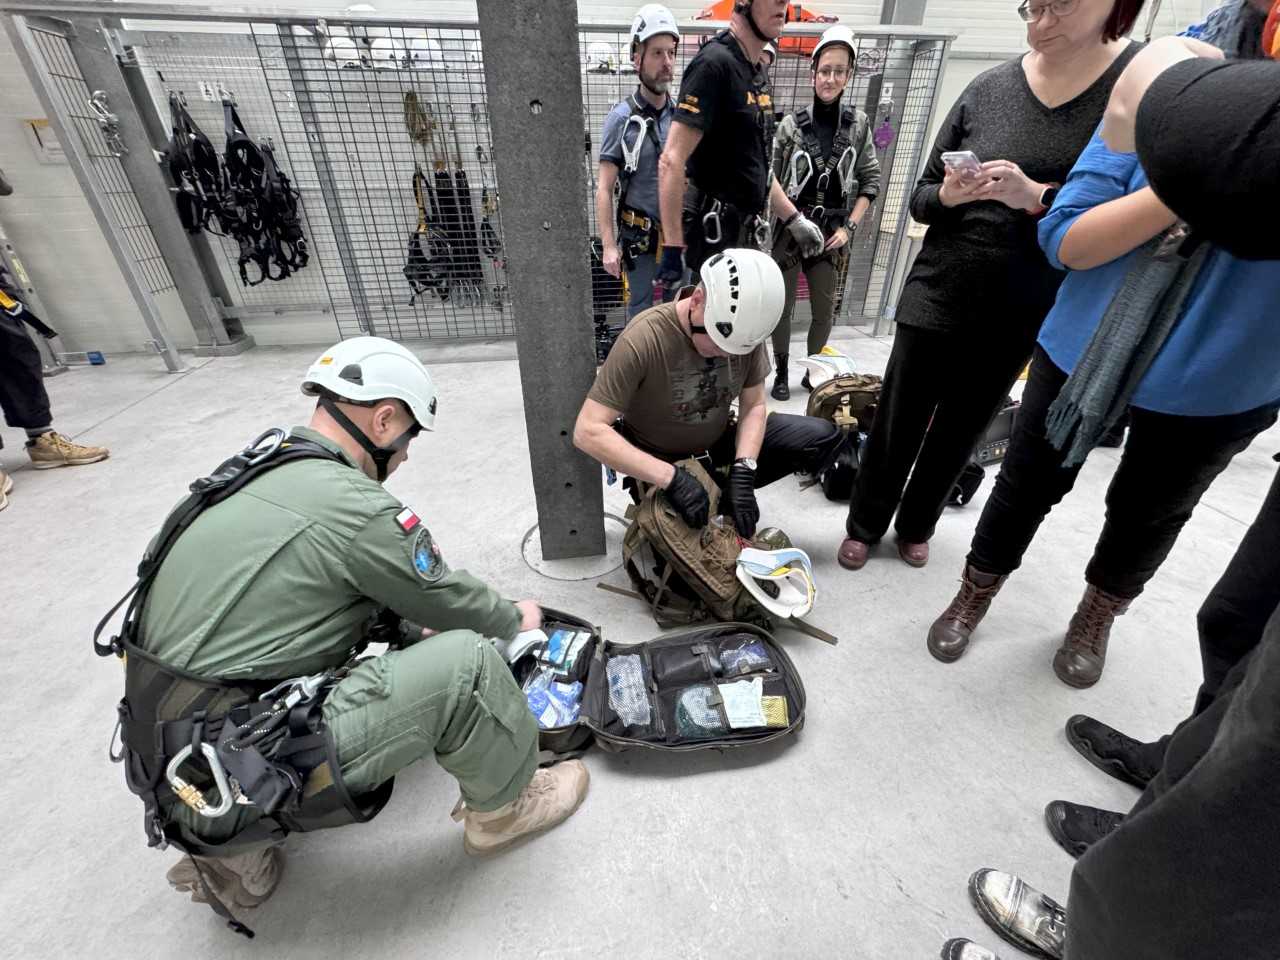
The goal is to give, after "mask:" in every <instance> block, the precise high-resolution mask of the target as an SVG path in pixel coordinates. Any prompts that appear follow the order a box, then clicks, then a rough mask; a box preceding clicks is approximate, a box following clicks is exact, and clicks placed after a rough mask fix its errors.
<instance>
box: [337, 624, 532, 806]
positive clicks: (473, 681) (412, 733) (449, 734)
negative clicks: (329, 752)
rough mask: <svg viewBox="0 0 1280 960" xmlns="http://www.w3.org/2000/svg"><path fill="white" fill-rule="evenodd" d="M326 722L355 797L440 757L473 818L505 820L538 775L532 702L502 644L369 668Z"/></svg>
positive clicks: (455, 633) (449, 643)
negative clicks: (491, 814)
mask: <svg viewBox="0 0 1280 960" xmlns="http://www.w3.org/2000/svg"><path fill="white" fill-rule="evenodd" d="M324 719H325V722H326V723H327V724H328V725H329V729H330V730H331V731H332V734H333V738H334V745H335V746H336V748H337V753H338V763H339V764H340V765H341V767H342V778H343V780H344V781H346V785H347V789H348V790H350V791H351V793H352V794H354V795H359V794H362V793H367V792H368V791H370V790H372V789H374V788H375V787H376V786H378V784H380V783H384V782H386V781H387V780H389V779H390V778H391V777H393V776H395V775H396V774H397V773H398V772H400V771H401V770H403V769H404V768H405V767H407V766H409V765H410V764H411V763H416V762H417V761H418V760H422V759H423V758H425V757H429V756H431V755H433V754H434V755H435V758H436V759H437V760H438V761H439V763H440V766H442V767H444V769H445V770H447V771H448V772H449V773H451V774H452V775H453V776H454V777H455V778H457V781H458V786H459V787H460V788H461V791H462V798H463V800H465V801H466V803H467V806H468V807H469V808H470V809H472V810H476V811H486V810H496V809H497V808H498V807H500V806H502V805H503V804H506V803H510V802H511V801H512V800H514V799H515V798H516V796H517V795H518V794H519V793H520V791H521V790H523V789H524V788H525V786H526V785H527V784H528V783H529V781H530V780H531V779H532V777H533V772H534V769H535V768H536V767H537V754H538V725H537V722H536V721H535V720H534V718H533V714H532V713H531V712H530V711H529V706H528V704H527V703H526V701H525V697H524V694H523V693H522V692H521V691H520V687H519V686H518V685H517V684H516V682H515V678H514V677H512V676H511V671H510V670H509V669H508V668H507V665H506V663H505V662H504V661H503V659H502V657H501V656H500V655H499V654H498V651H497V650H495V649H494V646H493V643H492V642H490V641H489V640H486V639H485V638H483V637H482V636H480V635H479V634H478V633H473V632H471V631H470V630H451V631H449V632H448V633H441V634H438V635H437V636H434V637H429V638H428V639H426V640H422V641H420V642H418V643H416V644H414V645H413V646H411V647H408V648H406V649H404V650H396V651H391V652H388V653H385V654H383V655H382V656H380V657H376V658H373V659H370V660H367V661H365V662H364V663H362V664H361V665H360V666H359V667H357V668H356V669H355V670H353V671H351V674H350V675H349V676H347V677H346V679H344V680H343V681H342V682H341V683H339V684H338V685H337V686H336V687H334V688H333V690H332V691H331V692H330V693H329V696H328V698H327V699H326V700H325V703H324Z"/></svg>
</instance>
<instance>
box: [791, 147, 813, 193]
mask: <svg viewBox="0 0 1280 960" xmlns="http://www.w3.org/2000/svg"><path fill="white" fill-rule="evenodd" d="M801 162H803V163H805V164H807V165H808V169H806V170H805V174H804V176H803V177H801V176H800V164H801ZM812 176H813V158H812V157H811V156H809V154H807V153H806V152H805V151H803V150H796V151H795V152H794V153H793V154H791V186H790V187H789V188H788V189H787V197H788V198H789V199H791V200H794V199H795V198H796V197H798V196H800V191H801V190H803V189H804V187H805V184H807V183H808V182H809V178H810V177H812Z"/></svg>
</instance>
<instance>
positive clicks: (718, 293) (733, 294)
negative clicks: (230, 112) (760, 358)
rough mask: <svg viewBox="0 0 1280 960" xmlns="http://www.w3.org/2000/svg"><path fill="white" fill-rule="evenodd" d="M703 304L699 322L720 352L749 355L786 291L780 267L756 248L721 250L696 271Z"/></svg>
mask: <svg viewBox="0 0 1280 960" xmlns="http://www.w3.org/2000/svg"><path fill="white" fill-rule="evenodd" d="M699 276H700V277H701V279H702V288H703V290H705V291H706V294H707V306H706V310H705V312H704V313H703V318H702V322H703V325H704V327H705V328H706V334H707V336H708V337H710V338H711V342H712V343H714V344H715V345H716V346H717V347H719V348H720V349H721V350H723V351H724V352H725V353H732V354H737V355H738V356H742V355H743V354H747V353H750V352H751V351H752V350H754V349H755V348H756V347H757V346H758V345H759V344H761V343H763V342H764V341H765V339H766V338H767V337H768V336H769V334H771V333H773V328H774V327H776V326H777V325H778V320H779V319H781V317H782V304H783V301H784V300H785V299H786V291H785V290H784V288H783V284H782V271H781V270H780V269H778V265H777V264H776V263H774V260H773V257H771V256H769V255H768V254H767V253H764V252H763V251H760V250H751V249H748V248H736V249H729V250H722V251H721V252H720V253H717V254H716V255H715V256H713V257H711V258H710V259H708V260H707V262H706V263H704V264H703V265H702V269H701V270H700V271H699Z"/></svg>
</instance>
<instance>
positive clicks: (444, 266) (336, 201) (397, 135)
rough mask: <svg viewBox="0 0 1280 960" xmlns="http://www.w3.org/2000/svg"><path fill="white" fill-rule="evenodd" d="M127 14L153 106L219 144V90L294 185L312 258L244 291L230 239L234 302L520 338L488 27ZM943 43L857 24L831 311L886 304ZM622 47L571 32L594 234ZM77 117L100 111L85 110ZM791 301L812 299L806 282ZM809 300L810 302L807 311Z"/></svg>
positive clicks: (393, 330)
mask: <svg viewBox="0 0 1280 960" xmlns="http://www.w3.org/2000/svg"><path fill="white" fill-rule="evenodd" d="M129 26H130V30H129V31H128V34H127V42H128V44H129V45H130V47H131V49H132V53H133V56H134V61H135V62H136V66H137V68H138V69H140V70H141V71H142V72H143V74H144V76H145V79H146V81H147V86H148V88H149V90H150V91H151V93H152V96H153V99H154V101H155V104H154V105H155V107H156V108H157V109H159V110H161V112H162V114H164V115H166V116H167V101H168V96H169V94H170V93H172V92H177V93H180V94H181V95H182V96H183V97H184V98H185V100H186V103H187V108H188V110H189V112H190V113H191V115H192V117H193V118H194V119H195V120H196V122H197V123H198V124H199V125H200V126H201V127H202V128H203V129H204V131H205V133H206V134H208V135H209V137H210V138H211V139H212V140H213V142H214V144H215V145H217V146H219V147H220V145H221V143H222V141H223V139H224V134H223V100H224V99H226V100H229V101H232V102H234V104H235V108H236V111H237V113H238V115H239V116H240V118H241V119H242V120H243V121H244V124H245V126H246V127H247V128H248V132H249V134H250V135H251V136H252V137H253V138H254V139H256V140H266V141H269V142H270V143H271V144H272V146H273V148H274V150H275V152H276V155H277V158H278V159H279V160H280V162H281V165H282V167H283V168H284V169H285V170H286V172H287V173H288V175H289V177H290V178H291V179H292V180H293V182H294V185H295V186H296V187H297V189H298V190H299V193H300V196H301V210H302V218H303V229H304V232H305V234H306V237H307V240H308V245H309V250H310V256H311V261H310V264H309V265H308V267H307V268H306V269H304V270H301V271H299V272H297V273H295V274H293V275H291V276H290V277H288V278H287V279H286V280H284V281H282V282H278V283H272V282H267V283H262V284H261V285H258V286H251V287H246V286H243V285H242V284H241V282H240V276H239V269H238V265H237V259H238V248H237V246H236V245H235V244H234V243H232V242H230V241H227V240H224V241H221V250H222V257H221V259H222V262H221V264H220V267H221V269H222V270H223V272H224V278H225V280H226V286H227V287H228V288H229V289H230V290H232V291H233V297H234V299H235V303H234V304H233V306H234V307H235V308H236V309H238V310H240V311H242V312H246V313H253V312H277V313H289V312H313V311H321V312H325V313H330V314H332V316H333V319H334V321H335V323H336V325H337V329H338V332H339V334H340V335H341V336H344V337H346V336H352V335H356V334H358V333H366V332H372V333H376V334H379V335H383V336H388V337H392V338H395V339H406V340H408V339H464V338H492V337H503V336H510V335H512V334H513V333H514V327H513V316H512V314H513V311H512V305H511V300H510V295H509V292H508V286H507V280H506V261H505V254H506V251H505V249H504V232H503V229H502V203H501V197H502V194H503V192H510V191H517V190H519V189H520V184H519V183H513V184H501V185H499V184H498V182H497V177H496V172H495V166H494V162H493V161H494V158H493V147H492V135H491V129H490V120H489V111H488V103H487V97H486V90H485V78H484V64H483V59H482V57H483V51H482V49H481V43H480V36H479V31H478V28H476V27H475V26H471V25H465V24H431V23H424V22H409V21H394V22H393V21H370V20H328V21H324V20H317V21H313V22H309V23H302V22H300V21H298V20H297V19H279V20H278V19H275V18H273V17H269V16H263V17H261V18H252V19H246V20H245V21H243V22H225V21H208V22H201V21H197V22H195V23H192V24H191V25H190V28H189V29H187V30H184V31H179V32H175V31H174V24H173V23H155V24H151V23H150V22H149V21H147V20H137V19H132V20H131V21H130V23H129ZM717 29H718V28H717V27H716V26H715V25H711V24H697V25H693V26H682V30H683V31H684V39H683V41H682V43H681V45H680V49H679V53H678V58H677V64H676V70H675V77H674V81H673V83H672V90H673V91H675V90H677V89H678V87H679V83H680V78H681V75H682V72H683V68H684V67H685V65H686V64H687V63H688V62H689V60H690V59H691V58H692V57H693V55H694V54H695V53H696V51H697V49H698V47H699V45H700V44H701V43H702V42H705V41H706V40H707V39H708V38H709V37H710V36H711V35H712V34H713V33H714V32H715V31H716V30H717ZM815 40H816V37H803V36H802V37H799V38H796V41H795V42H794V43H790V44H789V46H790V47H791V48H792V49H791V50H790V51H788V50H786V49H785V48H784V53H783V55H782V57H781V58H780V59H779V60H778V61H777V63H775V64H774V66H773V68H772V70H771V79H772V85H773V99H774V104H775V109H776V110H777V111H778V115H779V117H781V116H782V115H783V114H784V113H786V112H790V111H793V110H795V109H797V108H799V107H801V106H804V105H807V104H808V103H809V102H810V101H811V99H812V96H813V92H812V85H811V79H810V71H809V58H808V54H807V52H806V46H805V45H806V43H808V44H809V45H810V46H811V44H812V42H813V41H815ZM946 43H947V41H946V40H945V39H940V38H938V37H936V36H913V35H910V34H901V35H899V34H891V33H886V32H883V31H872V32H869V33H868V34H867V35H866V36H860V37H858V58H857V61H858V62H857V71H856V74H855V76H854V78H853V79H852V80H851V81H850V84H849V87H848V89H847V90H846V93H845V96H846V97H847V98H851V99H852V101H853V102H855V103H856V104H857V105H858V106H859V107H860V108H861V109H863V110H864V111H865V112H866V113H867V114H868V115H869V116H870V117H871V118H872V122H873V125H874V126H875V127H876V129H877V133H878V136H877V143H878V145H880V146H879V150H880V160H881V165H882V187H881V194H880V199H879V200H878V201H877V203H876V204H875V205H874V206H873V208H872V211H871V212H870V214H869V215H868V217H867V219H866V220H865V221H864V223H863V227H862V229H860V230H859V231H858V233H857V234H856V235H855V239H854V242H853V243H852V244H851V249H850V252H849V255H848V257H847V261H846V275H845V276H844V277H843V278H842V283H841V289H842V290H843V296H842V298H841V300H840V302H839V303H838V306H837V322H838V323H854V324H863V323H868V322H870V321H872V320H874V319H876V318H877V317H879V316H880V315H881V314H882V313H883V311H884V307H885V300H886V297H887V296H888V293H889V288H890V285H891V281H892V277H893V276H894V273H895V269H896V267H897V264H898V258H899V256H900V254H901V251H902V249H903V246H904V244H903V243H902V236H901V234H902V231H903V227H904V226H905V221H904V219H903V218H904V216H905V205H906V199H907V195H908V193H909V191H910V187H911V184H912V183H913V181H914V177H915V174H916V171H917V168H918V165H919V157H920V151H921V148H922V141H923V138H924V136H925V135H926V131H927V125H928V120H929V115H930V111H931V109H932V104H933V100H934V97H935V95H936V91H937V86H938V83H939V80H940V77H941V71H942V67H943V63H944V60H945V54H946ZM628 48H629V38H628V35H627V31H626V29H625V28H624V27H621V26H619V27H613V26H599V25H591V26H583V27H581V28H580V32H579V63H578V68H579V77H580V82H581V85H582V96H583V109H584V116H583V127H584V152H583V163H584V165H585V173H586V180H587V194H586V195H585V196H584V197H583V203H584V204H585V207H586V210H587V217H588V222H589V224H590V233H591V235H592V237H596V236H598V234H599V226H598V224H597V223H596V212H595V204H594V202H593V194H594V189H595V182H596V170H597V166H598V162H599V153H598V152H599V147H600V139H601V131H602V128H603V124H604V120H605V117H606V115H607V114H608V112H609V110H610V109H611V107H612V106H613V105H614V104H615V103H616V102H617V101H618V100H620V99H622V98H623V97H625V96H627V95H628V94H630V93H631V92H632V91H633V90H634V89H635V86H636V83H637V77H636V74H635V71H634V68H633V67H632V65H631V61H630V57H629V50H628ZM68 68H69V69H68ZM50 72H51V74H53V75H54V77H55V81H56V82H58V83H62V82H64V79H63V74H65V75H66V76H67V77H74V76H75V75H76V74H75V73H74V63H71V64H69V65H65V64H64V65H62V67H61V68H60V72H58V73H55V71H54V70H53V69H52V67H51V70H50ZM68 82H69V81H68ZM80 85H81V87H83V81H80ZM78 95H80V91H74V93H73V94H68V96H70V97H72V98H74V96H78ZM85 95H86V96H87V94H85ZM69 102H70V101H69ZM69 110H70V106H69ZM71 112H72V115H73V116H77V115H83V116H85V119H86V121H87V122H88V123H89V124H92V122H93V121H92V119H91V118H89V117H88V116H87V114H86V111H85V110H84V109H83V108H82V107H80V108H77V109H75V110H72V111H71ZM79 122H80V121H79V119H78V116H77V125H79ZM92 132H93V130H92V129H90V130H89V131H88V133H87V134H86V135H90V134H92ZM98 152H99V153H100V152H101V151H100V150H99V151H98ZM529 161H530V163H536V162H537V158H534V157H531V158H529ZM96 162H97V161H96V160H95V163H96ZM117 167H118V164H117ZM118 175H119V184H118V185H115V184H106V183H105V181H104V184H105V185H106V186H110V187H112V189H113V190H114V188H115V186H119V185H122V186H123V187H124V190H125V191H126V192H127V189H128V188H127V183H126V182H125V181H124V179H123V175H122V174H118ZM117 192H118V191H117ZM130 199H131V198H130ZM136 207H137V204H136V202H135V203H134V204H133V208H134V210H135V211H136ZM138 216H139V219H140V214H138ZM141 226H142V228H145V222H142V223H141ZM135 232H136V231H135ZM144 239H150V231H149V230H146V233H145V237H142V238H139V239H138V242H137V244H136V246H137V250H136V255H137V256H138V258H139V263H140V264H141V263H143V262H144V261H146V262H147V263H150V264H153V265H154V264H158V267H159V269H160V270H163V269H164V264H163V260H162V259H161V258H159V255H158V251H156V250H154V240H153V239H151V246H150V248H148V247H146V245H145V243H143V242H142V241H143V240H144ZM134 240H135V237H134V235H133V234H130V242H131V243H133V242H134ZM585 241H586V238H584V245H583V255H584V259H585V258H586V257H587V256H588V249H589V247H588V244H587V243H586V242H585ZM166 275H167V272H166ZM169 282H170V283H171V281H169ZM800 297H801V300H802V304H803V299H804V297H805V291H804V288H803V285H802V286H801V290H800ZM623 310H624V308H623V307H622V305H620V304H609V313H610V316H609V321H610V323H611V325H613V326H620V325H621V323H622V315H623ZM804 310H805V308H804V306H803V305H802V306H801V307H800V315H801V316H802V317H803V313H804Z"/></svg>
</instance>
